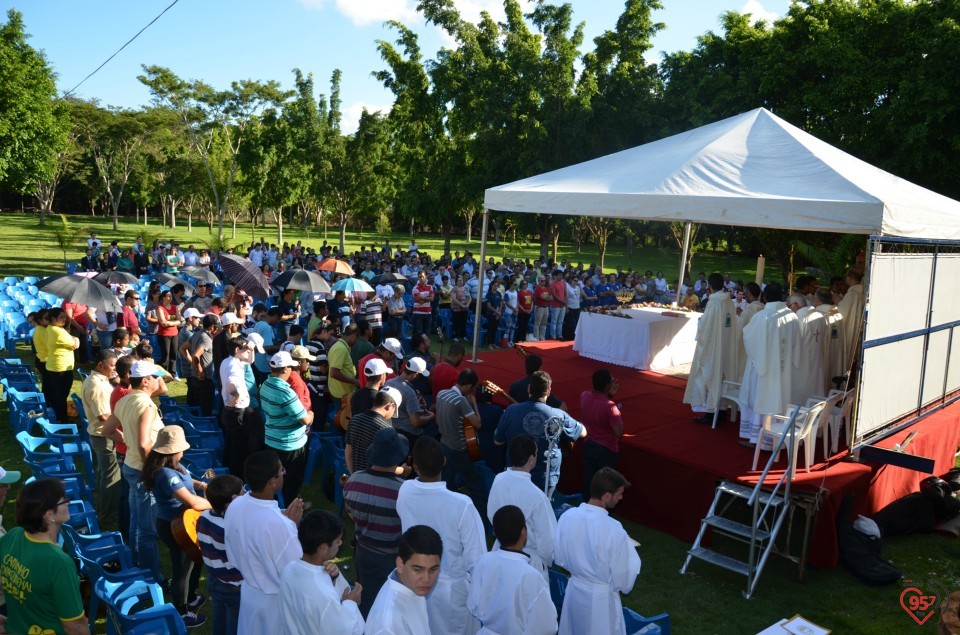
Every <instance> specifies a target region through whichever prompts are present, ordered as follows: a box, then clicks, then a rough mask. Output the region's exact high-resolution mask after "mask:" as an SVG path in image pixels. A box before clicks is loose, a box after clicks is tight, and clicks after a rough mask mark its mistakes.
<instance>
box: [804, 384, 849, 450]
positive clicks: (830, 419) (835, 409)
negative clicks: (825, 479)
mask: <svg viewBox="0 0 960 635" xmlns="http://www.w3.org/2000/svg"><path fill="white" fill-rule="evenodd" d="M844 395H845V393H844V392H843V391H842V390H831V391H830V394H829V395H828V396H826V397H821V396H814V397H810V398H809V399H807V403H806V406H805V407H806V408H812V407H813V406H815V405H816V404H818V403H820V402H825V404H824V407H823V410H824V412H823V416H821V417H820V419H819V422H818V424H817V432H816V436H818V437H822V438H823V459H824V460H826V459H828V458H829V457H830V456H831V454H836V452H837V441H836V440H834V441H833V452H831V453H828V452H827V449H828V448H827V446H828V442H829V440H830V439H832V438H833V437H834V436H835V434H836V433H839V429H837V430H836V433H835V432H834V425H836V426H839V425H840V415H841V409H840V402H841V401H843V399H844ZM835 419H836V424H834V420H835Z"/></svg>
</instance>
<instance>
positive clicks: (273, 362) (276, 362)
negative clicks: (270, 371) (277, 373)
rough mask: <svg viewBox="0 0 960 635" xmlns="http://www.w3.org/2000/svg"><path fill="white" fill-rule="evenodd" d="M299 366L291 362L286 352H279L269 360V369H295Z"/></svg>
mask: <svg viewBox="0 0 960 635" xmlns="http://www.w3.org/2000/svg"><path fill="white" fill-rule="evenodd" d="M299 365H300V364H299V363H298V362H295V361H293V358H292V357H290V353H288V352H287V351H280V352H279V353H276V354H275V355H274V356H273V357H271V358H270V368H288V367H291V368H295V367H297V366H299Z"/></svg>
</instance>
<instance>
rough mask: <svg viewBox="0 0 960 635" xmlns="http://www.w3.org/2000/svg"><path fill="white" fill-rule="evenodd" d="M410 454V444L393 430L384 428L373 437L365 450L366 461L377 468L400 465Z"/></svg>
mask: <svg viewBox="0 0 960 635" xmlns="http://www.w3.org/2000/svg"><path fill="white" fill-rule="evenodd" d="M409 453H410V442H409V441H407V438H406V437H405V436H403V435H401V434H400V433H398V432H397V431H396V429H395V428H392V427H391V428H384V429H383V430H380V431H379V432H377V435H376V436H375V437H373V443H371V444H370V449H369V450H367V461H368V462H369V463H370V465H376V466H377V467H392V466H394V465H400V464H401V463H402V462H403V460H404V459H406V458H407V454H409Z"/></svg>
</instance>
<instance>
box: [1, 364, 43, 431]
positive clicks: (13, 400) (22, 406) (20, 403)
mask: <svg viewBox="0 0 960 635" xmlns="http://www.w3.org/2000/svg"><path fill="white" fill-rule="evenodd" d="M0 384H2V385H3V394H4V399H5V401H6V402H7V408H9V410H10V426H11V427H12V428H13V431H14V433H18V432H27V431H30V430H32V429H33V425H34V419H36V418H37V417H43V416H51V417H52V410H49V411H48V409H47V402H46V400H45V399H44V397H43V394H42V393H39V392H36V388H34V389H33V390H30V391H27V390H19V389H17V388H16V387H14V386H13V385H12V384H10V380H9V379H7V378H6V377H4V378H3V379H0Z"/></svg>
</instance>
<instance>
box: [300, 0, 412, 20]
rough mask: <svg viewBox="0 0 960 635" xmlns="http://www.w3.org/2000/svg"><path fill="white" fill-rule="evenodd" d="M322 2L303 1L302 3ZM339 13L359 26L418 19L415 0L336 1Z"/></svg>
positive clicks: (315, 0) (313, 0)
mask: <svg viewBox="0 0 960 635" xmlns="http://www.w3.org/2000/svg"><path fill="white" fill-rule="evenodd" d="M304 1H307V2H318V1H321V0H301V2H304ZM336 2H337V11H339V12H340V13H341V14H343V15H344V16H346V17H347V18H349V19H350V21H351V22H353V23H354V24H355V25H357V26H367V25H368V24H380V23H382V22H385V21H387V20H397V21H399V22H403V23H405V24H410V23H412V22H413V21H415V20H416V19H417V9H416V3H415V2H414V1H413V0H362V1H360V0H336Z"/></svg>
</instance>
